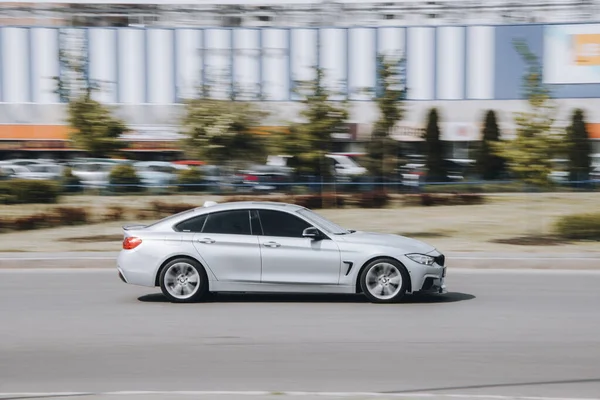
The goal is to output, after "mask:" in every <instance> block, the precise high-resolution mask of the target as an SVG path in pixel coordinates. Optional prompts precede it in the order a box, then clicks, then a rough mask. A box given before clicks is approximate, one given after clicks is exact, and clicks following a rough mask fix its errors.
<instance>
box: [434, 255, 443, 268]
mask: <svg viewBox="0 0 600 400" xmlns="http://www.w3.org/2000/svg"><path fill="white" fill-rule="evenodd" d="M435 262H436V264H437V265H439V266H440V267H443V266H444V263H445V262H446V257H445V256H444V255H443V254H440V255H439V256H437V257H436V258H435Z"/></svg>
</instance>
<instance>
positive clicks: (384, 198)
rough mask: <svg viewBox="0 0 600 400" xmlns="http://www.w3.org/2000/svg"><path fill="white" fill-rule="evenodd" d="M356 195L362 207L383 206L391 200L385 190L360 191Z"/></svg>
mask: <svg viewBox="0 0 600 400" xmlns="http://www.w3.org/2000/svg"><path fill="white" fill-rule="evenodd" d="M356 197H357V203H358V206H359V207H360V208H383V207H385V206H387V205H388V204H389V202H390V196H389V195H388V194H387V192H385V191H383V190H374V191H370V192H363V193H358V194H357V195H356Z"/></svg>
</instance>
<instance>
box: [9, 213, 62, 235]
mask: <svg viewBox="0 0 600 400" xmlns="http://www.w3.org/2000/svg"><path fill="white" fill-rule="evenodd" d="M60 223H61V220H60V219H59V218H57V217H56V215H54V214H47V213H38V214H33V215H28V216H26V217H18V218H16V219H14V220H13V221H12V223H11V225H12V228H13V229H14V230H17V231H28V230H33V229H43V228H52V227H55V226H59V225H60Z"/></svg>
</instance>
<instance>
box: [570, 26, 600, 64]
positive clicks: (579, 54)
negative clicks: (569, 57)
mask: <svg viewBox="0 0 600 400" xmlns="http://www.w3.org/2000/svg"><path fill="white" fill-rule="evenodd" d="M573 41H574V43H573V45H574V50H575V64H577V65H579V66H590V65H600V34H598V33H593V34H592V33H590V34H587V33H586V34H579V35H573Z"/></svg>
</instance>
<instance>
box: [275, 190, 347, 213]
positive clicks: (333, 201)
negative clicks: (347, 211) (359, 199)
mask: <svg viewBox="0 0 600 400" xmlns="http://www.w3.org/2000/svg"><path fill="white" fill-rule="evenodd" d="M280 201H283V202H287V203H289V202H290V201H289V200H287V198H284V199H282V200H280ZM292 202H293V203H294V204H296V205H299V206H300V207H306V208H310V209H313V210H316V209H321V208H328V207H343V206H344V205H345V199H344V197H343V196H340V195H338V194H334V193H323V194H309V195H303V196H296V197H295V198H294V199H293V201H292Z"/></svg>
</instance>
